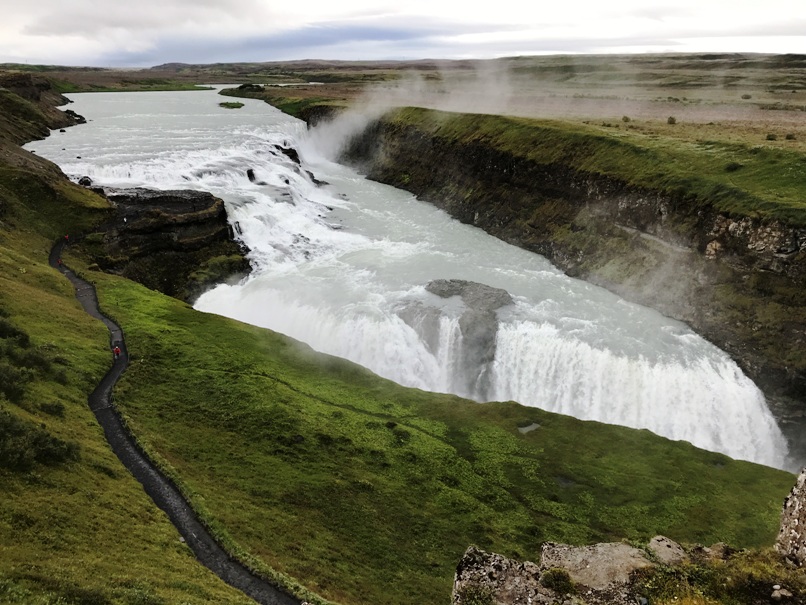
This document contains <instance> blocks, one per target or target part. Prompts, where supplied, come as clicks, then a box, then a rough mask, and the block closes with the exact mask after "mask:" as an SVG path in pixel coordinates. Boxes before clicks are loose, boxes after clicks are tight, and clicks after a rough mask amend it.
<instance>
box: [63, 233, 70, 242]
mask: <svg viewBox="0 0 806 605" xmlns="http://www.w3.org/2000/svg"><path fill="white" fill-rule="evenodd" d="M64 243H65V244H69V243H70V234H69V233H67V234H65V236H64Z"/></svg>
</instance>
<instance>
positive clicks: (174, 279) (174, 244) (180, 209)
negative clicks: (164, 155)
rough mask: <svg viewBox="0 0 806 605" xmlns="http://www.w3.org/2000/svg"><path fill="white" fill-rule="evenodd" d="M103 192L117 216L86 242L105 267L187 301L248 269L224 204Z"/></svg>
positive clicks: (203, 195) (185, 194)
mask: <svg viewBox="0 0 806 605" xmlns="http://www.w3.org/2000/svg"><path fill="white" fill-rule="evenodd" d="M102 191H103V193H104V194H105V195H106V197H107V199H108V200H109V202H110V203H111V205H112V207H113V212H114V214H113V218H111V219H110V220H109V221H107V223H106V224H105V225H104V231H103V233H98V234H94V235H92V236H89V237H88V238H87V239H86V240H85V244H86V245H88V247H89V248H90V249H91V251H92V253H93V255H94V256H95V258H96V259H97V262H98V265H99V267H100V268H101V269H103V270H105V271H110V272H113V273H117V274H120V275H123V276H124V277H128V278H129V279H133V280H135V281H138V282H140V283H142V284H143V285H145V286H147V287H149V288H153V289H155V290H159V291H161V292H163V293H165V294H168V295H170V296H175V297H178V298H182V299H183V300H191V299H193V298H194V297H195V296H197V295H198V294H200V293H201V292H202V291H203V290H204V289H205V288H206V287H208V286H210V285H212V284H213V283H216V282H219V281H222V280H224V279H226V278H228V277H230V276H233V275H236V276H237V275H239V274H241V275H242V274H243V273H245V272H246V271H247V270H248V263H247V262H246V260H245V258H244V255H243V251H242V250H241V249H240V248H239V247H238V245H237V244H236V243H235V242H234V241H233V240H232V233H231V231H230V227H229V224H228V222H227V215H226V211H225V209H224V202H223V201H222V200H221V199H219V198H216V197H213V195H211V194H210V193H207V192H203V191H184V190H182V191H155V190H150V189H139V188H138V189H123V190H112V189H106V190H102Z"/></svg>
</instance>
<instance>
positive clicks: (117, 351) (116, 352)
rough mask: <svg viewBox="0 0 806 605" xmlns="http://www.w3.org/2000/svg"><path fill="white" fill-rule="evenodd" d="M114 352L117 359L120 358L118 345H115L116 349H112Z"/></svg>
mask: <svg viewBox="0 0 806 605" xmlns="http://www.w3.org/2000/svg"><path fill="white" fill-rule="evenodd" d="M112 351H113V352H114V353H115V359H117V358H118V357H120V347H119V346H118V345H115V348H114V349H112Z"/></svg>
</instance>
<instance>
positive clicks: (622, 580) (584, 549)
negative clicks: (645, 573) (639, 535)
mask: <svg viewBox="0 0 806 605" xmlns="http://www.w3.org/2000/svg"><path fill="white" fill-rule="evenodd" d="M650 566H652V562H651V561H650V560H649V559H647V557H646V555H645V554H644V552H643V551H641V550H638V549H637V548H633V547H632V546H629V545H628V544H622V543H621V542H610V543H602V544H594V545H593V546H569V545H567V544H555V543H553V542H546V543H545V544H544V545H543V552H542V556H541V558H540V568H541V569H549V568H552V567H555V568H560V569H565V570H566V571H568V575H569V576H571V579H572V580H573V581H574V583H576V584H578V585H581V586H582V587H583V588H587V589H590V590H593V591H612V590H613V589H618V588H619V587H622V586H626V585H627V584H628V583H629V581H630V576H631V574H632V573H633V572H634V571H636V570H638V569H643V568H644V567H650ZM614 602H616V601H614Z"/></svg>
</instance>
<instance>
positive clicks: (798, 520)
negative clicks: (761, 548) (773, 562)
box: [775, 468, 806, 567]
mask: <svg viewBox="0 0 806 605" xmlns="http://www.w3.org/2000/svg"><path fill="white" fill-rule="evenodd" d="M775 549H776V550H777V551H778V552H779V553H781V554H782V555H783V556H784V557H786V558H787V559H788V560H789V561H791V562H792V563H794V564H795V565H797V566H798V567H803V566H804V565H806V468H804V469H803V470H802V471H801V472H800V475H799V476H798V479H797V482H796V483H795V487H793V488H792V492H791V493H790V494H789V496H787V498H786V500H784V510H783V512H782V513H781V531H780V533H779V534H778V541H777V542H776V543H775Z"/></svg>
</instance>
